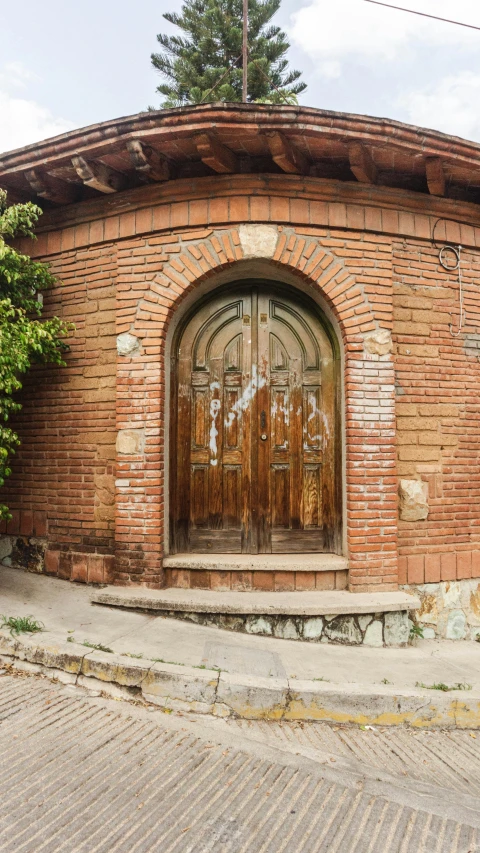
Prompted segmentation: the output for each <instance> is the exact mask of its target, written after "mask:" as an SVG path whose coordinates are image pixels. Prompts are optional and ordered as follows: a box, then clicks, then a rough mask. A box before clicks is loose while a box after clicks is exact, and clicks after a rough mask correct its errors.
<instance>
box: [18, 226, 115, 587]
mask: <svg viewBox="0 0 480 853" xmlns="http://www.w3.org/2000/svg"><path fill="white" fill-rule="evenodd" d="M50 242H51V245H52V251H54V250H55V248H57V246H56V244H55V241H54V240H51V241H50ZM50 262H51V267H52V271H53V273H54V274H55V275H56V276H58V278H59V283H58V285H57V286H56V287H55V289H54V290H52V291H50V292H48V293H46V294H45V314H46V315H52V314H57V315H60V316H61V317H63V318H64V319H65V320H67V321H69V322H73V323H74V324H75V332H74V333H73V334H72V335H71V336H70V338H69V339H68V343H69V346H70V351H69V352H68V353H67V355H66V358H65V360H66V363H67V366H66V367H65V368H60V369H53V370H52V369H45V368H40V367H36V368H34V369H33V371H32V373H31V374H30V375H29V376H28V377H27V379H26V381H25V384H24V390H23V392H22V394H21V401H22V404H23V409H22V412H21V413H20V415H19V416H18V417H17V418H16V426H17V428H18V430H19V433H20V436H21V441H22V444H21V447H20V449H19V450H18V452H17V454H16V456H15V458H14V462H13V473H12V476H11V477H10V478H9V480H8V481H7V485H6V487H5V489H4V500H5V501H6V502H7V504H8V505H9V507H10V508H11V511H12V520H11V521H10V522H9V523H8V525H6V526H5V524H4V525H3V532H7V533H9V534H12V535H16V534H20V535H22V536H25V537H32V536H33V537H35V538H41V539H43V538H46V539H47V542H48V550H47V553H46V557H45V570H46V571H47V572H49V573H51V574H58V575H59V576H60V577H68V578H69V577H72V578H73V579H76V580H85V581H86V580H87V578H88V579H89V580H90V581H92V582H97V583H98V582H103V580H105V579H109V578H110V576H111V575H110V574H109V571H110V569H111V567H112V562H111V559H110V562H109V560H108V559H107V560H106V559H105V557H106V556H108V555H111V554H112V553H113V548H114V524H115V439H116V433H115V399H116V391H115V383H116V379H115V358H116V347H115V277H116V268H117V264H116V246H115V245H114V244H112V243H110V244H105V245H102V246H95V248H93V249H90V248H88V247H82V248H78V249H73V248H72V249H69V250H65V251H64V252H63V253H62V254H61V255H59V254H56V255H54V256H53V257H52V258H51V259H50Z"/></svg>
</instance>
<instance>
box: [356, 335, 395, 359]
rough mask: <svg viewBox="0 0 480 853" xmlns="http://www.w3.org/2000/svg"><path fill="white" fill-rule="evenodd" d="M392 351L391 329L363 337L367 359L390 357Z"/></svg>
mask: <svg viewBox="0 0 480 853" xmlns="http://www.w3.org/2000/svg"><path fill="white" fill-rule="evenodd" d="M392 349H393V343H392V334H391V332H390V331H389V329H375V331H373V332H367V334H366V335H364V336H363V351H364V356H365V358H366V359H374V358H379V357H380V356H385V355H388V354H389V353H391V352H392Z"/></svg>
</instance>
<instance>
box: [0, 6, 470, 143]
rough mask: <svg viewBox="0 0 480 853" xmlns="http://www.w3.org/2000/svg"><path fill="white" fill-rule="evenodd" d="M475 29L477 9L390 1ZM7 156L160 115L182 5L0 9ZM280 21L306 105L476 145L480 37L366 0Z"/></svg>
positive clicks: (281, 15)
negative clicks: (156, 56) (157, 54)
mask: <svg viewBox="0 0 480 853" xmlns="http://www.w3.org/2000/svg"><path fill="white" fill-rule="evenodd" d="M387 2H392V3H395V2H396V3H398V5H400V6H407V7H409V8H411V9H417V10H419V11H423V12H430V13H432V14H435V15H440V16H443V17H446V18H454V19H455V20H459V21H464V22H466V23H470V24H474V25H476V26H479V27H480V2H479V0H402V2H400V0H387ZM2 6H3V8H2V16H1V18H2V19H1V34H0V152H3V151H8V150H10V149H13V148H18V147H21V146H22V145H27V144H29V143H32V142H37V141H39V140H41V139H46V138H48V137H51V136H55V135H57V134H59V133H64V132H65V131H68V130H72V129H74V128H78V127H85V126H87V125H90V124H94V123H96V122H101V121H106V120H107V119H111V118H117V117H120V116H125V115H131V114H133V113H137V112H140V111H142V110H145V109H146V108H147V107H148V106H149V105H150V106H159V105H160V99H159V96H158V95H157V94H156V92H155V89H156V86H157V85H158V84H159V83H160V77H159V75H158V72H156V71H155V70H154V69H153V68H152V67H151V64H150V54H151V53H152V52H153V51H155V50H156V49H157V41H156V34H157V33H159V32H168V33H172V32H174V31H175V30H174V28H173V27H172V26H171V25H169V24H168V23H167V22H166V21H164V20H163V18H162V13H163V12H166V11H179V10H180V7H181V0H157V2H154V0H136V2H135V3H133V4H132V2H131V0H130V2H127V1H126V0H81V2H79V0H77V2H73V0H41V2H39V0H22V2H21V3H20V2H17V3H14V2H10V3H8V4H6V3H5V4H2ZM275 23H278V24H279V25H280V26H282V28H283V29H284V30H285V31H286V32H287V35H288V37H289V41H290V43H291V50H290V52H289V60H290V64H291V66H292V67H295V68H298V69H300V70H301V71H302V72H303V79H304V80H305V81H306V82H307V83H308V89H307V90H306V92H304V93H303V94H302V95H301V96H300V103H301V104H303V105H305V106H310V107H318V108H321V109H328V110H338V111H340V112H352V113H362V114H364V115H372V116H379V117H385V118H390V119H396V120H398V121H403V122H408V123H411V124H416V125H421V126H423V127H429V128H434V129H436V130H441V131H444V132H445V133H450V134H454V135H456V136H461V137H464V138H466V139H472V140H476V141H477V142H480V109H479V103H480V31H475V30H469V29H466V28H464V27H459V26H454V25H451V24H446V23H440V22H435V21H432V20H428V19H424V18H420V17H418V16H417V15H410V14H407V13H404V12H399V11H395V10H391V9H385V8H383V7H380V6H375V5H373V4H371V3H368V2H365V0H333V2H332V0H283V2H282V6H281V9H280V11H279V12H278V14H277V16H276V18H275Z"/></svg>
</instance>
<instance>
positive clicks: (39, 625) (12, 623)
mask: <svg viewBox="0 0 480 853" xmlns="http://www.w3.org/2000/svg"><path fill="white" fill-rule="evenodd" d="M0 618H1V620H2V623H1V625H0V628H9V629H10V633H11V634H37V633H38V632H39V631H43V630H44V629H45V625H44V624H43V622H38V621H37V619H34V618H33V616H4V615H3V613H2V614H1V616H0Z"/></svg>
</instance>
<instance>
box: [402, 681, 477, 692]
mask: <svg viewBox="0 0 480 853" xmlns="http://www.w3.org/2000/svg"><path fill="white" fill-rule="evenodd" d="M416 686H417V687H423V688H425V690H441V692H442V693H449V692H450V690H471V689H472V685H471V684H467V683H466V682H464V681H463V682H462V681H458V682H457V683H456V684H444V682H443V681H438V682H435V683H434V684H424V683H423V681H417V682H416Z"/></svg>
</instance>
